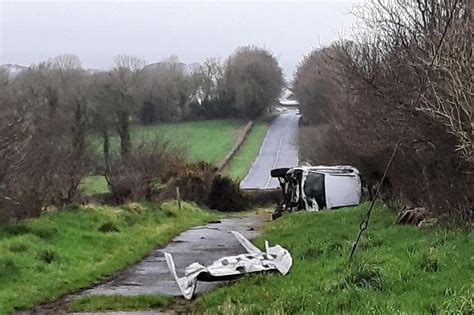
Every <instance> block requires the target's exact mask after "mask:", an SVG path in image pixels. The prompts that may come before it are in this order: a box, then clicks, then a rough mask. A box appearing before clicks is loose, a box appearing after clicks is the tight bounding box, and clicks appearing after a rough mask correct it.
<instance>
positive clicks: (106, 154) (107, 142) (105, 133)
mask: <svg viewBox="0 0 474 315" xmlns="http://www.w3.org/2000/svg"><path fill="white" fill-rule="evenodd" d="M102 139H103V141H104V144H103V145H102V150H103V152H104V161H105V173H106V174H108V173H109V172H110V136H109V132H108V130H107V129H105V130H103V131H102Z"/></svg>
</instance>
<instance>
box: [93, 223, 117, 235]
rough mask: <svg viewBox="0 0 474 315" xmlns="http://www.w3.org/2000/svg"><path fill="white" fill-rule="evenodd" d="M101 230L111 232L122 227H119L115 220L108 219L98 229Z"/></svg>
mask: <svg viewBox="0 0 474 315" xmlns="http://www.w3.org/2000/svg"><path fill="white" fill-rule="evenodd" d="M97 230H98V231H99V232H102V233H109V232H119V231H120V229H119V228H118V227H117V225H116V224H115V223H114V222H111V221H107V222H105V223H103V224H102V225H101V226H99V228H98V229H97Z"/></svg>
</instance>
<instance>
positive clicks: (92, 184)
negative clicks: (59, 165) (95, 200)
mask: <svg viewBox="0 0 474 315" xmlns="http://www.w3.org/2000/svg"><path fill="white" fill-rule="evenodd" d="M79 189H81V190H82V192H83V193H84V195H86V196H92V195H95V194H101V193H106V192H108V191H109V186H108V185H107V181H106V180H105V177H104V176H102V175H92V176H87V177H85V178H83V180H82V182H81V185H80V186H79Z"/></svg>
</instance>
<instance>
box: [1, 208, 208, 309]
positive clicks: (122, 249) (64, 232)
mask: <svg viewBox="0 0 474 315" xmlns="http://www.w3.org/2000/svg"><path fill="white" fill-rule="evenodd" d="M213 217H214V215H213V214H211V213H209V212H206V211H203V210H201V209H199V208H197V207H195V206H193V205H191V204H187V203H183V208H182V209H181V211H178V210H177V205H176V204H175V203H173V202H169V203H165V204H163V205H161V206H158V205H156V204H151V203H143V204H139V203H135V204H129V205H124V206H122V207H105V206H97V207H82V206H78V205H72V206H70V207H69V208H67V209H64V210H62V211H58V212H53V213H46V214H44V215H43V216H41V217H40V218H36V219H27V220H23V221H20V222H17V223H15V224H10V225H7V226H3V227H1V228H0V253H1V255H0V284H1V285H0V314H9V313H12V312H13V311H14V310H17V309H22V308H27V307H31V306H33V305H35V304H38V303H41V302H46V301H49V300H54V299H56V298H58V297H59V296H60V295H62V294H64V293H67V292H70V291H71V290H74V289H78V288H81V287H84V286H87V285H90V284H91V283H92V282H94V281H96V280H98V279H101V278H103V277H105V276H106V275H109V274H111V273H112V272H114V271H116V270H119V269H121V268H123V267H125V266H127V265H128V264H130V263H132V262H135V261H137V260H139V259H140V258H141V257H143V255H145V254H146V253H147V252H148V251H150V250H151V249H152V248H153V247H155V246H157V245H160V244H164V243H166V242H167V241H168V240H169V239H171V237H172V236H174V235H175V234H177V233H178V232H180V231H182V230H185V229H186V228H189V227H191V226H193V225H198V224H202V223H204V222H206V221H208V220H210V219H212V218H213Z"/></svg>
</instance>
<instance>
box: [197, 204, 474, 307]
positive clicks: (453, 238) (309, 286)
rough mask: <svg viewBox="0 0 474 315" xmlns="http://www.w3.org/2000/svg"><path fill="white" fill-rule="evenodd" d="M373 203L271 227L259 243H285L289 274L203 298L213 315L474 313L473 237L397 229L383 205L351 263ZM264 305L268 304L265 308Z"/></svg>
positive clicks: (255, 279) (255, 278)
mask: <svg viewBox="0 0 474 315" xmlns="http://www.w3.org/2000/svg"><path fill="white" fill-rule="evenodd" d="M367 206H368V205H367V204H362V205H361V206H359V207H356V208H345V209H339V210H331V211H321V212H318V213H308V212H300V213H293V214H289V215H285V216H283V217H282V218H280V219H278V220H276V221H272V222H269V223H267V225H266V226H265V227H264V233H263V235H262V236H261V237H260V238H259V239H258V240H257V242H256V244H258V246H260V248H263V242H264V240H268V241H269V242H270V244H280V245H281V246H283V247H285V248H287V249H288V250H289V251H290V253H291V255H292V257H293V266H292V268H291V270H290V273H289V274H288V275H286V276H281V275H279V274H263V275H262V274H256V275H248V276H246V277H244V278H243V279H241V280H238V281H237V282H236V283H234V284H232V285H229V286H226V287H224V288H219V289H217V290H215V291H213V292H210V293H207V294H204V295H202V296H200V297H198V299H197V300H196V302H195V303H194V306H195V308H194V310H196V311H198V312H203V313H207V314H217V313H220V314H257V313H274V314H296V313H316V314H336V313H348V314H349V313H350V314H373V313H378V314H393V313H406V314H420V313H432V314H433V313H436V314H438V313H445V314H446V313H448V314H449V313H450V314H471V313H472V312H474V287H473V283H472V276H471V275H472V274H473V273H474V263H473V254H474V253H473V251H472V249H473V248H474V238H473V234H472V231H468V230H461V229H450V230H448V229H445V228H442V227H438V228H434V229H429V230H423V229H420V228H417V227H414V226H400V225H395V224H394V223H393V222H394V220H395V213H394V211H393V210H391V209H389V208H386V207H383V206H382V205H381V204H380V203H379V204H378V205H377V207H376V208H375V209H374V212H373V217H372V221H371V224H370V226H369V230H368V233H367V234H365V236H364V238H363V240H362V243H361V246H360V247H359V249H358V252H357V253H356V256H355V257H354V260H353V262H352V264H349V262H348V256H349V253H350V249H351V244H352V242H353V241H354V238H355V237H356V233H357V231H358V226H359V223H360V221H361V218H362V216H363V214H364V213H365V211H366V210H367ZM262 301H269V303H266V302H265V303H263V302H262Z"/></svg>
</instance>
